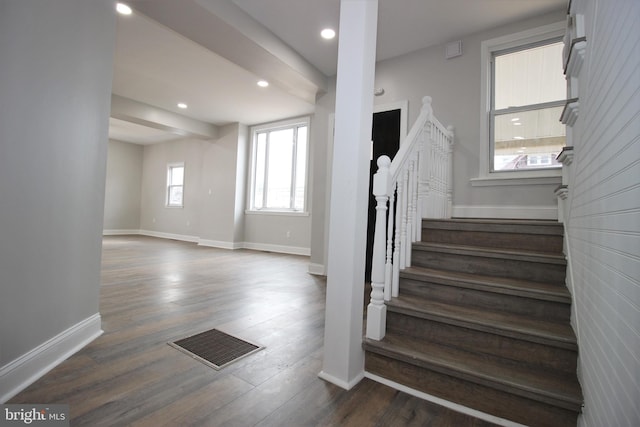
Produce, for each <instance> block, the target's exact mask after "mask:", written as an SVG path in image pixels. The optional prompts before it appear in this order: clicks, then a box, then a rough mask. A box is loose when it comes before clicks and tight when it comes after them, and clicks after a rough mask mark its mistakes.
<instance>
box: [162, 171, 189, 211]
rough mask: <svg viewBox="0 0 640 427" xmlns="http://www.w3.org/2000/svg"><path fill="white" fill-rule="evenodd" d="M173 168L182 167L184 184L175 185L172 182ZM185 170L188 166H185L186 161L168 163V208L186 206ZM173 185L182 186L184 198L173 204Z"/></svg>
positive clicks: (166, 203) (166, 205) (166, 195)
mask: <svg viewBox="0 0 640 427" xmlns="http://www.w3.org/2000/svg"><path fill="white" fill-rule="evenodd" d="M173 168H182V184H181V185H175V184H172V183H171V176H172V175H171V172H172V170H173ZM185 172H186V168H185V166H184V162H177V163H167V181H166V188H165V207H167V208H184V181H185ZM172 187H182V198H181V200H180V204H179V205H178V204H172V203H171V196H170V194H171V188H172Z"/></svg>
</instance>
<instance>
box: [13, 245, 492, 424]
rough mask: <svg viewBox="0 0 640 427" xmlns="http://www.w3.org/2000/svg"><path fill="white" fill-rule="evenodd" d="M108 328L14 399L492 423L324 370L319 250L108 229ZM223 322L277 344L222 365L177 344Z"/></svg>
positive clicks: (370, 420) (287, 418)
mask: <svg viewBox="0 0 640 427" xmlns="http://www.w3.org/2000/svg"><path fill="white" fill-rule="evenodd" d="M103 248H104V249H103V269H102V270H103V273H102V290H101V302H100V313H101V315H102V321H103V329H104V334H103V335H102V336H101V337H99V338H98V339H96V340H95V341H94V342H92V343H91V344H90V345H88V346H87V347H85V348H84V349H83V350H81V351H80V352H78V353H77V354H75V355H74V356H72V357H70V358H69V359H68V360H66V361H65V362H63V363H62V364H61V365H59V366H58V367H57V368H55V369H54V370H52V371H51V372H50V373H48V374H47V375H45V376H44V377H43V378H41V379H40V380H39V381H37V382H36V383H34V384H33V385H31V386H30V387H28V388H27V389H26V390H24V391H23V392H22V393H20V394H18V395H17V396H15V397H14V398H13V399H11V401H10V403H51V404H54V403H66V404H69V405H70V412H71V425H72V426H92V427H94V426H199V425H201V426H223V425H225V426H226V425H228V426H317V425H322V426H358V427H360V426H405V425H406V426H452V427H453V426H456V427H458V426H490V425H492V424H490V423H487V422H484V421H480V420H477V419H474V418H471V417H468V416H466V415H462V414H459V413H457V412H453V411H451V410H449V409H446V408H443V407H440V406H437V405H434V404H431V403H429V402H426V401H423V400H421V399H418V398H415V397H412V396H409V395H407V394H405V393H401V392H398V391H396V390H393V389H391V388H389V387H386V386H384V385H381V384H378V383H376V382H373V381H371V380H368V379H365V380H363V381H361V382H360V383H359V384H358V385H357V386H356V387H355V388H354V389H352V390H351V391H349V392H347V391H344V390H342V389H340V388H339V387H336V386H334V385H332V384H330V383H327V382H325V381H323V380H321V379H319V378H318V377H317V374H318V372H319V371H320V370H321V364H322V341H323V334H324V332H323V329H324V301H325V281H324V280H323V279H322V278H319V277H315V276H312V275H309V274H308V273H307V272H306V271H307V264H308V258H306V257H298V256H291V255H281V254H273V253H262V252H255V251H245V250H238V251H227V250H221V249H212V248H203V247H198V246H197V245H195V244H192V243H184V242H177V241H172V240H162V239H154V238H149V237H140V236H113V237H105V238H104V243H103ZM211 328H217V329H220V330H222V331H224V332H227V333H230V334H233V335H236V336H238V337H240V338H245V339H247V340H250V341H253V342H256V343H259V344H262V345H265V346H266V349H264V350H262V351H259V352H257V353H255V354H253V355H251V356H249V357H246V358H244V359H241V360H239V361H238V362H236V363H233V364H231V365H229V366H227V367H225V368H224V369H222V370H220V371H216V370H214V369H212V368H210V367H208V366H206V365H204V364H203V363H200V362H198V361H196V360H194V359H192V358H191V357H189V356H187V355H185V354H183V353H182V352H180V351H178V350H176V349H174V348H172V347H171V346H169V345H167V342H169V341H174V340H177V339H180V338H184V337H186V336H189V335H193V334H195V333H198V332H202V331H204V330H207V329H211Z"/></svg>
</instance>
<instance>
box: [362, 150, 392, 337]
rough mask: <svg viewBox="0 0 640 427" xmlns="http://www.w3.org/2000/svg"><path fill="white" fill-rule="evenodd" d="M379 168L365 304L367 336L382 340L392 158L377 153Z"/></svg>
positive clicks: (384, 322) (375, 177) (374, 179)
mask: <svg viewBox="0 0 640 427" xmlns="http://www.w3.org/2000/svg"><path fill="white" fill-rule="evenodd" d="M377 163H378V171H377V172H376V174H375V175H374V177H373V195H374V196H375V197H376V221H375V229H374V235H373V236H374V237H373V259H372V265H371V301H370V302H369V305H368V307H367V337H368V338H371V339H374V340H381V339H382V338H383V337H384V335H385V328H386V323H387V306H386V305H385V304H384V278H385V246H386V240H387V239H386V231H387V226H386V221H387V201H388V200H389V196H388V195H387V194H388V192H389V165H390V164H391V159H389V157H387V156H380V158H379V159H378V162H377Z"/></svg>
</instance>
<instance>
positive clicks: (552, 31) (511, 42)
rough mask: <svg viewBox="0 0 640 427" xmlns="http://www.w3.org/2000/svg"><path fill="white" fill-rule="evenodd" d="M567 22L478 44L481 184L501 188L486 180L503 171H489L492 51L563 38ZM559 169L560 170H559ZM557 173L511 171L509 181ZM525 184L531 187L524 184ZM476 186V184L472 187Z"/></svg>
mask: <svg viewBox="0 0 640 427" xmlns="http://www.w3.org/2000/svg"><path fill="white" fill-rule="evenodd" d="M565 29H566V22H565V21H561V22H556V23H553V24H549V25H544V26H542V27H537V28H532V29H529V30H526V31H522V32H519V33H515V34H507V35H505V36H501V37H497V38H494V39H490V40H484V41H483V42H482V43H481V51H480V57H481V61H480V62H481V64H482V69H481V72H480V76H481V81H480V140H479V149H480V153H479V154H480V155H479V176H478V178H477V180H483V179H485V180H486V182H485V184H484V185H487V186H488V185H495V184H497V185H503V184H499V182H500V181H496V182H495V184H494V183H492V181H490V180H487V178H493V177H494V176H495V175H497V174H501V173H502V174H504V172H492V171H491V159H490V154H491V148H490V145H491V142H490V138H489V116H490V111H491V90H490V88H491V55H492V52H494V51H498V50H504V49H510V48H514V47H517V46H521V45H526V44H529V43H535V42H539V41H542V40H546V39H550V38H553V37H562V36H563V35H564V33H565ZM558 169H559V168H558ZM556 173H557V174H559V173H560V172H556V171H555V170H554V169H552V168H550V169H542V170H535V171H510V172H509V175H508V178H509V179H515V178H521V177H528V176H538V177H540V176H549V175H552V176H553V175H555V174H556ZM525 184H532V182H530V181H527V182H525ZM473 185H475V184H473Z"/></svg>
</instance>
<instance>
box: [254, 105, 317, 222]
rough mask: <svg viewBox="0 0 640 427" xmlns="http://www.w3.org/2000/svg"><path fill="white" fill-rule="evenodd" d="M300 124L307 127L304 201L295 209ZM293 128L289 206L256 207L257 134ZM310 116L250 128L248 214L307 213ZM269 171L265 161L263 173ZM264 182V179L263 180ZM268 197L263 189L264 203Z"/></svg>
mask: <svg viewBox="0 0 640 427" xmlns="http://www.w3.org/2000/svg"><path fill="white" fill-rule="evenodd" d="M302 126H306V128H307V136H306V153H305V158H304V162H305V171H304V201H303V203H302V209H296V208H295V205H294V203H295V183H296V178H297V177H298V175H297V173H298V171H297V165H296V160H297V150H298V139H297V135H298V131H297V128H299V127H302ZM292 128H293V129H295V130H294V147H293V150H292V157H291V165H292V168H291V188H290V192H291V193H290V204H289V208H268V207H262V208H256V207H255V204H254V201H255V190H256V179H257V175H256V168H257V155H258V144H257V141H258V135H259V134H261V133H265V132H268V133H270V132H274V131H281V130H285V129H292ZM310 133H311V118H310V117H309V116H303V117H297V118H293V119H287V120H281V121H277V122H271V123H265V124H261V125H256V126H252V127H251V128H250V138H251V145H250V150H251V151H250V162H249V183H248V184H249V186H248V187H249V188H248V192H247V209H246V211H245V212H246V213H249V214H272V215H294V216H300V215H304V216H306V215H308V209H307V206H308V200H309V197H308V189H309V156H310V152H311V150H310V146H311V144H310V137H311V134H310ZM268 141H269V138H268V137H267V144H268ZM266 152H268V147H267V148H266ZM268 172H269V166H268V162H266V163H265V167H264V174H265V176H267V175H268ZM265 182H266V180H265ZM267 197H268V191H266V189H265V191H264V193H263V201H264V202H265V204H266V200H267Z"/></svg>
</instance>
